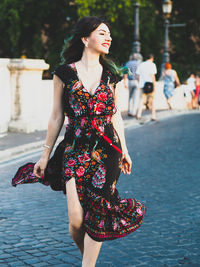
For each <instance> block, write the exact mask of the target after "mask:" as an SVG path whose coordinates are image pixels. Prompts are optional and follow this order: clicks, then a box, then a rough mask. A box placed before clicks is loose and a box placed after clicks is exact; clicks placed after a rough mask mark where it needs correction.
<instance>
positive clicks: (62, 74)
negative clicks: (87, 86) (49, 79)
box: [51, 64, 66, 82]
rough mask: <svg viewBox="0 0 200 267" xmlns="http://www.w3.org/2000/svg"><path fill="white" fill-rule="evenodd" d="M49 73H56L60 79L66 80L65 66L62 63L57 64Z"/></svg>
mask: <svg viewBox="0 0 200 267" xmlns="http://www.w3.org/2000/svg"><path fill="white" fill-rule="evenodd" d="M51 74H52V75H53V74H56V75H57V76H58V77H59V78H60V79H61V81H63V82H66V67H65V65H64V64H63V65H59V66H57V67H56V69H55V70H54V71H52V73H51Z"/></svg>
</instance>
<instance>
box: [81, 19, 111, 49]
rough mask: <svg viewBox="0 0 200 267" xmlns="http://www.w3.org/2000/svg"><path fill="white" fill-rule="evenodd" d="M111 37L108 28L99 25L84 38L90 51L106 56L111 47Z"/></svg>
mask: <svg viewBox="0 0 200 267" xmlns="http://www.w3.org/2000/svg"><path fill="white" fill-rule="evenodd" d="M111 40H112V38H111V36H110V31H109V28H108V26H107V25H106V24H104V23H101V24H100V25H99V26H98V27H97V28H96V30H94V31H93V32H92V33H91V34H90V36H89V37H87V38H85V42H86V43H87V44H88V47H87V48H88V49H91V50H93V51H95V52H97V53H99V54H108V53H109V48H110V45H111Z"/></svg>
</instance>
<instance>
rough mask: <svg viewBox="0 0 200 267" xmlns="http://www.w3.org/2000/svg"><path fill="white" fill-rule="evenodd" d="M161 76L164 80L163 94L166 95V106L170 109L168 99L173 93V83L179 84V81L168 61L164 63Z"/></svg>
mask: <svg viewBox="0 0 200 267" xmlns="http://www.w3.org/2000/svg"><path fill="white" fill-rule="evenodd" d="M162 78H163V80H164V95H165V97H166V100H167V104H168V107H169V109H171V104H170V100H171V98H172V96H173V94H174V90H175V84H176V86H180V81H179V78H178V75H177V73H176V71H175V70H173V69H172V65H171V64H170V63H169V62H167V63H166V64H165V70H164V72H163V74H162Z"/></svg>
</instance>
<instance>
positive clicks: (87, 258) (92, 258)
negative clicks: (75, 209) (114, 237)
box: [82, 233, 102, 267]
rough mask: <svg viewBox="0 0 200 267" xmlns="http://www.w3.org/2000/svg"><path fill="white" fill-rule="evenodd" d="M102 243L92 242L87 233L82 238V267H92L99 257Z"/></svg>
mask: <svg viewBox="0 0 200 267" xmlns="http://www.w3.org/2000/svg"><path fill="white" fill-rule="evenodd" d="M101 245H102V242H97V241H95V240H93V239H92V238H91V237H90V236H89V235H88V234H87V233H86V234H85V238H84V253H83V261H82V267H94V266H95V264H96V261H97V258H98V255H99V251H100V248H101Z"/></svg>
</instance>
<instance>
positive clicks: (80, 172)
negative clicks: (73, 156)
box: [76, 166, 85, 177]
mask: <svg viewBox="0 0 200 267" xmlns="http://www.w3.org/2000/svg"><path fill="white" fill-rule="evenodd" d="M84 173H85V168H83V166H80V167H79V168H78V169H77V170H76V174H77V176H78V177H81V176H83V175H84Z"/></svg>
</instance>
